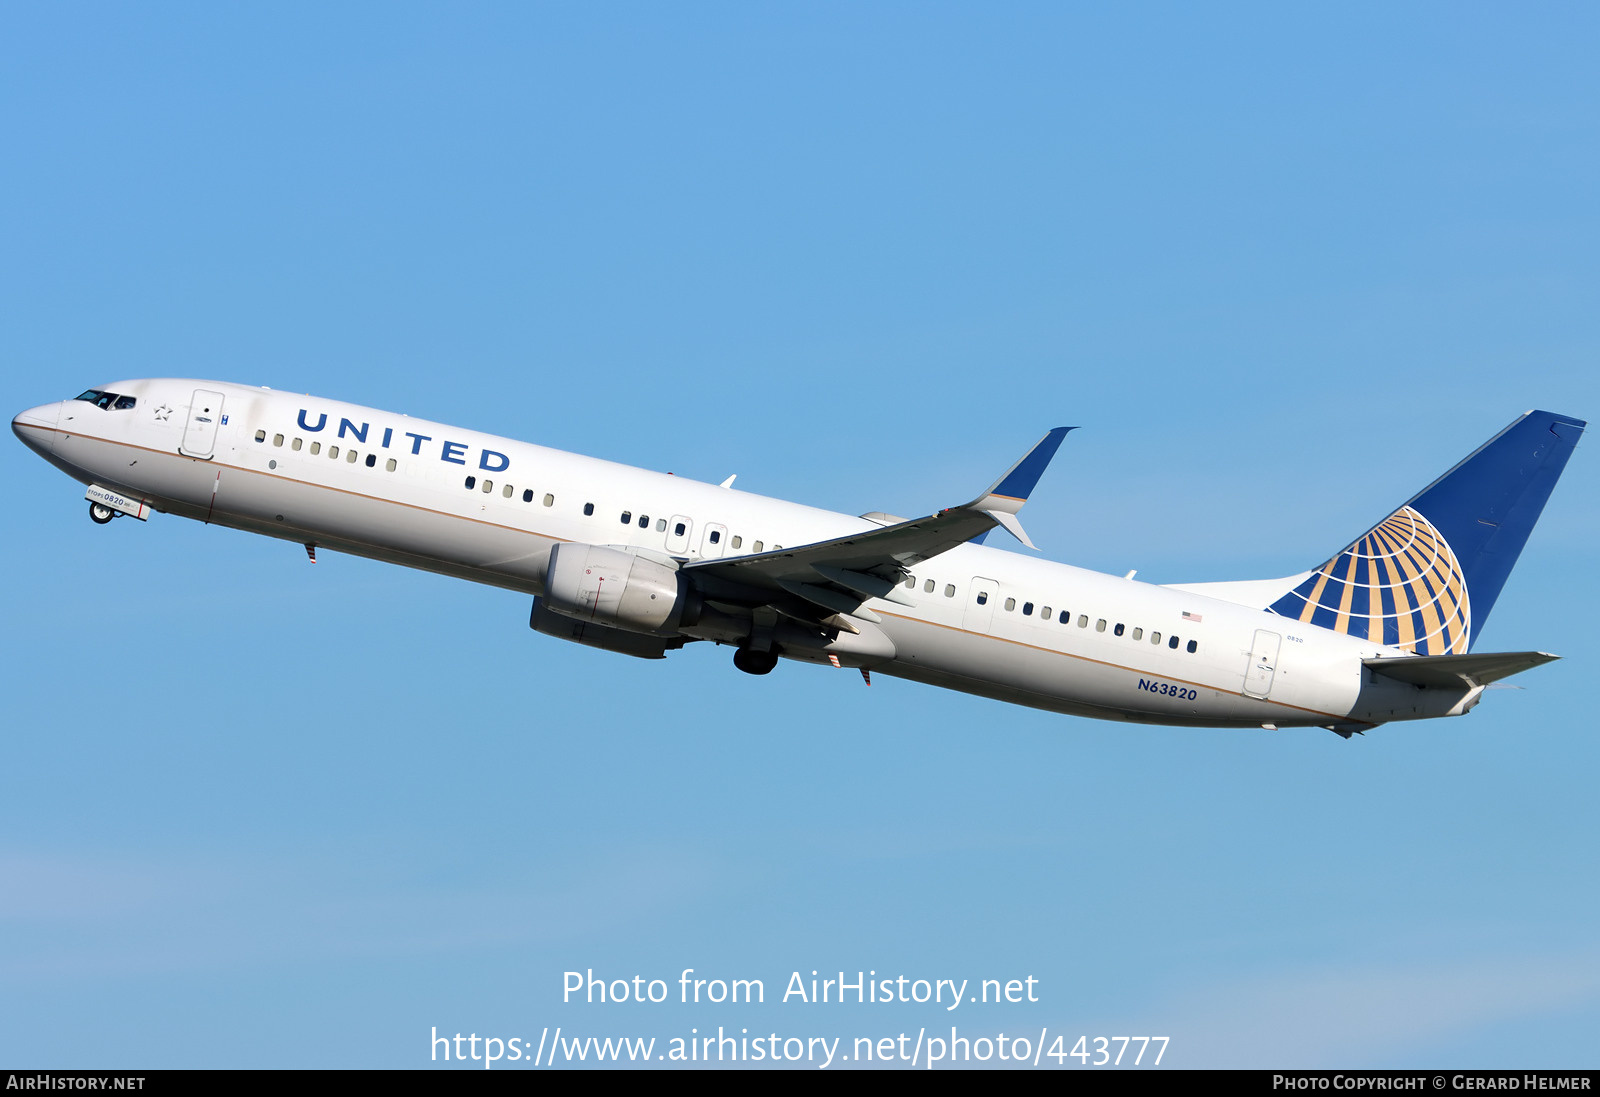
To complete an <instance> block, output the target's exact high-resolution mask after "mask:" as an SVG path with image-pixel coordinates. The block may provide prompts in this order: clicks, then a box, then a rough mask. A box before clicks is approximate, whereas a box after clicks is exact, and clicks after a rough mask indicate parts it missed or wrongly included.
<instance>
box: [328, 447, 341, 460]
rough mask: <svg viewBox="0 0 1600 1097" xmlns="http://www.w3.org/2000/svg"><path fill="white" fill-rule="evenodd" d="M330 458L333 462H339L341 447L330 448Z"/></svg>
mask: <svg viewBox="0 0 1600 1097" xmlns="http://www.w3.org/2000/svg"><path fill="white" fill-rule="evenodd" d="M328 458H329V460H332V461H337V460H338V459H339V447H338V446H329V447H328Z"/></svg>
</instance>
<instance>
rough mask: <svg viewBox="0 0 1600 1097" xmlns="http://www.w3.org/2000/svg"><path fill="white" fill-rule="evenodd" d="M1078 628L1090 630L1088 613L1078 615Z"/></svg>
mask: <svg viewBox="0 0 1600 1097" xmlns="http://www.w3.org/2000/svg"><path fill="white" fill-rule="evenodd" d="M1078 627H1079V628H1088V627H1089V615H1088V614H1087V613H1080V614H1078Z"/></svg>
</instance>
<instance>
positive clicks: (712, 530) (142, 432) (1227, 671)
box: [14, 379, 1476, 729]
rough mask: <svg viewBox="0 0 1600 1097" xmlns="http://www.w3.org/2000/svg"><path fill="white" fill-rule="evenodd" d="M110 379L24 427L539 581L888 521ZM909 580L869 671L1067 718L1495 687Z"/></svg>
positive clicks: (1406, 706) (269, 514)
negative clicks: (1407, 679)
mask: <svg viewBox="0 0 1600 1097" xmlns="http://www.w3.org/2000/svg"><path fill="white" fill-rule="evenodd" d="M110 389H112V390H114V391H115V392H117V393H124V394H127V395H130V396H133V397H135V398H136V401H137V402H136V406H135V407H133V408H131V409H129V410H127V411H119V410H111V409H102V408H99V407H96V406H95V405H94V404H92V403H86V402H84V401H82V400H76V401H74V400H69V401H63V402H61V403H60V404H54V405H45V406H43V407H40V408H35V409H32V410H31V411H29V412H24V413H23V414H22V415H20V416H18V417H17V419H16V420H14V428H15V429H16V431H17V433H18V434H19V435H20V436H22V437H23V439H24V441H26V442H27V443H28V444H29V445H30V446H32V447H33V448H34V449H36V450H38V451H39V452H40V453H41V454H43V455H44V456H45V457H47V458H48V459H49V460H50V461H52V462H53V463H54V464H56V465H57V466H59V467H60V468H61V469H63V470H64V471H66V472H67V473H68V474H69V475H71V476H73V477H75V478H77V479H79V480H81V481H83V482H85V483H87V484H92V485H98V486H100V487H103V488H109V489H112V490H113V491H115V492H120V493H122V494H123V495H126V496H128V497H130V498H134V499H138V500H141V501H143V502H145V503H148V504H149V505H150V506H151V507H152V508H153V509H156V510H161V511H168V512H171V513H174V514H180V515H183V516H185V517H190V518H198V519H201V520H203V521H207V522H214V523H217V524H220V525H226V526H231V527H235V528H239V529H246V530H251V531H254V532H257V533H265V534H268V535H271V536H274V537H281V538H284V539H287V540H292V541H297V542H301V543H304V544H308V545H316V546H323V547H326V548H330V549H335V550H339V551H344V552H349V553H354V554H358V555H362V556H368V557H372V558H375V559H380V560H386V561H391V562H394V563H400V564H407V565H410V566H412V567H419V568H425V569H427V570H430V571H436V572H441V573H444V574H448V575H454V576H459V577H461V578H465V579H471V580H473V581H476V582H482V583H490V584H493V585H495V586H501V587H506V588H508V589H511V590H517V591H521V592H523V593H525V594H530V595H539V594H541V593H543V589H544V580H545V571H546V567H547V565H548V563H549V558H550V550H551V548H552V546H554V545H556V544H559V543H562V542H582V543H588V544H595V545H606V546H619V547H624V546H625V547H628V548H630V549H633V550H636V551H640V552H644V553H647V554H649V555H650V556H652V557H653V558H656V559H664V558H667V557H671V558H674V559H676V560H680V561H696V560H702V559H706V558H709V557H718V556H738V555H742V554H748V553H758V552H762V551H771V550H773V549H775V548H777V547H778V546H789V547H795V546H799V545H805V544H810V543H812V542H816V541H822V540H825V539H828V538H833V537H838V536H841V535H844V534H848V533H851V532H854V531H860V530H868V529H872V528H874V527H875V525H876V523H874V522H873V521H871V520H868V519H865V518H858V517H854V516H851V515H846V514H837V513H833V512H830V511H825V510H819V509H815V508H812V507H806V506H802V505H799V504H795V503H789V502H784V501H782V500H778V499H771V498H766V497H763V496H759V495H752V494H749V493H747V492H742V491H737V490H734V489H732V488H727V487H719V486H716V485H712V484H704V483H699V482H696V481H693V480H688V479H684V478H682V477H677V476H672V475H668V474H663V473H656V472H650V471H646V470H643V469H637V468H631V467H628V466H625V465H619V464H615V463H613V462H609V461H602V460H597V459H594V458H590V457H582V456H578V455H576V454H571V453H564V452H561V451H558V450H552V449H546V448H544V447H541V446H535V445H530V444H527V443H524V442H516V441H511V440H509V439H505V438H499V437H495V436H492V435H486V434H480V433H478V432H475V431H470V430H464V429H461V428H458V427H451V426H445V425H443V424H439V423H432V422H427V421H423V420H417V419H412V418H409V417H407V416H404V415H399V414H396V413H392V412H384V411H379V410H376V409H372V408H366V407H360V406H357V405H353V404H344V403H340V402H337V401H333V400H324V399H320V398H317V397H309V396H298V395H293V394H288V393H279V392H273V391H270V390H267V389H260V388H249V387H245V386H241V385H233V384H228V383H224V382H213V381H188V380H170V379H168V380H139V381H127V382H121V383H118V384H115V385H112V386H110ZM213 402H214V403H216V405H217V406H216V408H214V409H212V408H211V407H210V404H211V403H213ZM202 405H204V406H205V407H204V410H208V411H210V412H211V414H210V415H202V414H200V411H201V410H202ZM979 593H983V594H985V595H986V597H985V598H983V599H982V602H981V604H980V602H979V599H978V595H979ZM896 594H897V595H899V596H900V598H901V600H899V601H888V600H881V599H872V600H869V601H868V602H867V603H866V606H867V607H868V608H870V610H871V611H872V612H873V613H875V614H876V615H877V616H878V617H879V618H881V625H880V626H879V627H881V629H882V631H883V632H884V634H886V635H887V637H888V638H889V640H890V641H891V642H892V648H893V655H892V657H888V658H886V659H882V660H878V661H874V660H860V659H857V660H854V661H847V662H846V665H863V666H870V667H871V669H873V670H877V671H879V672H881V673H886V674H891V675H896V676H899V677H903V678H908V679H913V680H917V681H922V682H928V683H931V684H934V685H939V686H945V687H948V688H951V689H957V690H962V691H965V692H969V693H975V694H980V695H983V696H987V697H994V698H997V699H1000V700H1004V701H1011V702H1016V703H1019V704H1024V705H1030V706H1034V707H1037V708H1043V709H1050V710H1053V711H1057V712H1064V713H1072V714H1077V715H1084V716H1092V717H1100V718H1111V719H1124V720H1135V721H1144V722H1153V723H1170V724H1190V725H1202V726H1246V727H1248V726H1260V725H1275V726H1291V725H1322V726H1333V727H1338V728H1345V729H1359V728H1361V727H1365V726H1370V725H1373V724H1377V723H1382V722H1384V721H1387V720H1395V719H1408V718H1417V717H1424V716H1439V715H1446V714H1450V713H1452V712H1460V711H1464V710H1465V708H1468V707H1470V705H1471V703H1472V702H1473V701H1475V700H1476V693H1475V692H1473V691H1469V690H1467V689H1466V688H1465V687H1463V689H1462V690H1460V691H1452V690H1437V689H1420V688H1418V687H1415V686H1411V685H1406V684H1402V683H1399V682H1395V681H1391V680H1390V679H1388V678H1385V677H1383V676H1374V675H1372V674H1371V673H1370V672H1368V671H1366V670H1364V668H1363V666H1362V662H1361V661H1362V659H1363V658H1370V657H1374V656H1378V655H1393V656H1395V657H1403V656H1404V655H1405V654H1406V653H1405V652H1402V651H1399V650H1396V649H1390V648H1385V647H1383V646H1382V645H1379V644H1375V643H1372V642H1370V641H1363V640H1359V639H1356V638H1353V637H1350V636H1346V635H1343V634H1340V633H1335V632H1330V631H1327V630H1324V629H1321V628H1317V627H1315V626H1313V625H1310V624H1302V623H1299V622H1296V621H1292V620H1289V619H1288V618H1284V617H1280V616H1276V615H1272V614H1268V613H1265V612H1263V611H1262V610H1260V609H1258V608H1252V607H1249V606H1243V605H1238V604H1234V603H1232V602H1227V601H1222V600H1218V599H1216V598H1212V597H1207V596H1205V595H1202V594H1198V593H1193V592H1184V591H1180V590H1176V589H1173V588H1168V587H1161V586H1154V585H1151V584H1148V583H1140V582H1136V581H1133V580H1130V579H1123V578H1118V577H1115V576H1110V575H1103V574H1100V573H1097V572H1092V571H1086V570H1084V569H1081V568H1075V567H1071V566H1068V565H1065V564H1059V563H1053V562H1050V561H1047V560H1042V559H1037V558H1033V557H1027V556H1022V555H1019V554H1016V553H1012V552H1006V551H1003V550H1000V549H996V548H990V547H986V546H983V545H976V544H965V545H962V546H960V547H958V548H955V549H952V550H950V551H948V552H945V553H942V554H940V555H938V556H936V557H934V558H932V559H929V560H927V561H925V562H924V563H922V564H920V565H917V566H916V567H915V568H914V576H913V578H912V581H910V582H909V583H907V584H905V585H903V586H901V587H899V588H897V590H896ZM906 603H909V604H906ZM1174 638H1176V644H1175V645H1174V642H1173V641H1174ZM813 661H816V660H815V658H814V656H813ZM1469 694H1470V696H1469Z"/></svg>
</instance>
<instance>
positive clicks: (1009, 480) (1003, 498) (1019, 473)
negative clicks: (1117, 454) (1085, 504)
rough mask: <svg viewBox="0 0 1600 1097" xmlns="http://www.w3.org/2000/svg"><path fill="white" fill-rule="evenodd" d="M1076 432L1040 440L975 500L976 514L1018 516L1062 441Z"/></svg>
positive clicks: (1058, 431) (1054, 432)
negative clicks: (979, 511)
mask: <svg viewBox="0 0 1600 1097" xmlns="http://www.w3.org/2000/svg"><path fill="white" fill-rule="evenodd" d="M1076 429H1077V428H1076V427H1056V428H1055V429H1054V430H1052V431H1051V432H1050V433H1049V434H1047V435H1045V436H1044V437H1043V438H1041V439H1039V444H1038V445H1036V446H1034V447H1033V448H1032V449H1030V450H1029V451H1028V452H1027V453H1026V454H1024V455H1023V458H1022V460H1020V461H1018V462H1017V463H1016V464H1014V465H1012V466H1011V467H1010V468H1009V469H1007V470H1006V474H1005V475H1004V476H1002V477H1000V479H998V480H996V481H995V483H994V486H993V487H991V488H990V489H989V490H988V491H987V492H985V493H984V494H983V495H982V496H980V497H979V498H977V499H974V500H973V501H972V503H971V504H970V505H971V506H972V507H973V508H974V509H976V510H987V511H1000V512H1002V513H1005V514H1015V513H1017V511H1019V510H1021V509H1022V504H1023V503H1026V502H1027V501H1028V496H1029V495H1031V494H1033V489H1034V486H1035V485H1036V484H1038V482H1039V477H1041V476H1043V475H1044V470H1045V468H1046V467H1048V466H1049V464H1050V459H1051V458H1052V457H1054V456H1055V455H1056V450H1057V449H1059V448H1060V447H1061V440H1062V439H1063V438H1065V437H1066V436H1067V431H1069V430H1076ZM1019 539H1020V538H1019Z"/></svg>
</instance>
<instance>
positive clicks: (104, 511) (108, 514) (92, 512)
mask: <svg viewBox="0 0 1600 1097" xmlns="http://www.w3.org/2000/svg"><path fill="white" fill-rule="evenodd" d="M116 516H117V512H116V511H114V510H112V509H111V508H110V507H108V506H106V505H105V504H104V503H90V504H89V517H90V518H91V519H92V520H93V521H94V522H95V523H96V524H97V525H102V526H103V525H105V524H106V523H107V522H109V521H111V519H113V518H115V517H116Z"/></svg>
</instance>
